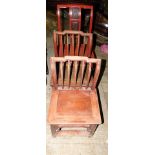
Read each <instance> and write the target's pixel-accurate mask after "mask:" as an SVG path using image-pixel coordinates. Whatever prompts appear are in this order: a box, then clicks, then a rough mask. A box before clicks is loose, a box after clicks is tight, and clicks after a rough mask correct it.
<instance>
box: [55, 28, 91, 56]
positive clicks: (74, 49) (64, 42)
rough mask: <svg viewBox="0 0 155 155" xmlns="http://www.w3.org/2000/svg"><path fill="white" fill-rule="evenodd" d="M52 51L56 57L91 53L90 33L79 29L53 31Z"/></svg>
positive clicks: (88, 54) (89, 54)
mask: <svg viewBox="0 0 155 155" xmlns="http://www.w3.org/2000/svg"><path fill="white" fill-rule="evenodd" d="M53 39H54V53H55V56H56V57H63V56H67V55H69V56H87V57H93V56H92V55H93V54H92V53H93V52H92V39H93V37H92V33H83V32H81V31H69V30H65V31H63V32H57V31H54V32H53Z"/></svg>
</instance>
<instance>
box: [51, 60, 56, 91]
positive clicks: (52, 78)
mask: <svg viewBox="0 0 155 155" xmlns="http://www.w3.org/2000/svg"><path fill="white" fill-rule="evenodd" d="M51 82H52V84H53V87H54V88H55V89H57V73H56V63H55V61H54V60H53V59H51Z"/></svg>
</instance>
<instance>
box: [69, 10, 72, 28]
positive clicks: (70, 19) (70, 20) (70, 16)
mask: <svg viewBox="0 0 155 155" xmlns="http://www.w3.org/2000/svg"><path fill="white" fill-rule="evenodd" d="M69 29H70V30H72V8H69Z"/></svg>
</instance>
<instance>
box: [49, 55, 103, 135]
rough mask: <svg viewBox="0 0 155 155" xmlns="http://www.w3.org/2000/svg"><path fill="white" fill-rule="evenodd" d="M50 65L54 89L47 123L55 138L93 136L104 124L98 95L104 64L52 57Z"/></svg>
mask: <svg viewBox="0 0 155 155" xmlns="http://www.w3.org/2000/svg"><path fill="white" fill-rule="evenodd" d="M50 62H51V76H52V83H53V87H52V93H51V102H50V105H49V112H48V123H49V124H50V125H51V130H52V135H53V136H63V135H80V136H92V135H93V134H94V132H95V130H96V128H97V125H99V124H101V116H100V110H99V104H98V97H97V92H96V83H97V80H98V77H99V73H100V66H101V60H100V59H93V58H87V57H79V56H65V57H51V59H50ZM56 63H57V64H58V66H59V69H58V70H57V69H56ZM92 66H95V70H92ZM86 73H87V74H86ZM65 77H67V78H66V79H67V80H66V81H65V80H64V79H65Z"/></svg>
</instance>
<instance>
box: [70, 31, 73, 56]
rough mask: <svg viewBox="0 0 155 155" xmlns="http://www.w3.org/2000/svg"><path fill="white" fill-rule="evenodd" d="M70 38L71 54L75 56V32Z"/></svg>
mask: <svg viewBox="0 0 155 155" xmlns="http://www.w3.org/2000/svg"><path fill="white" fill-rule="evenodd" d="M70 39H71V43H70V45H71V47H70V55H71V56H74V34H71V36H70Z"/></svg>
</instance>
